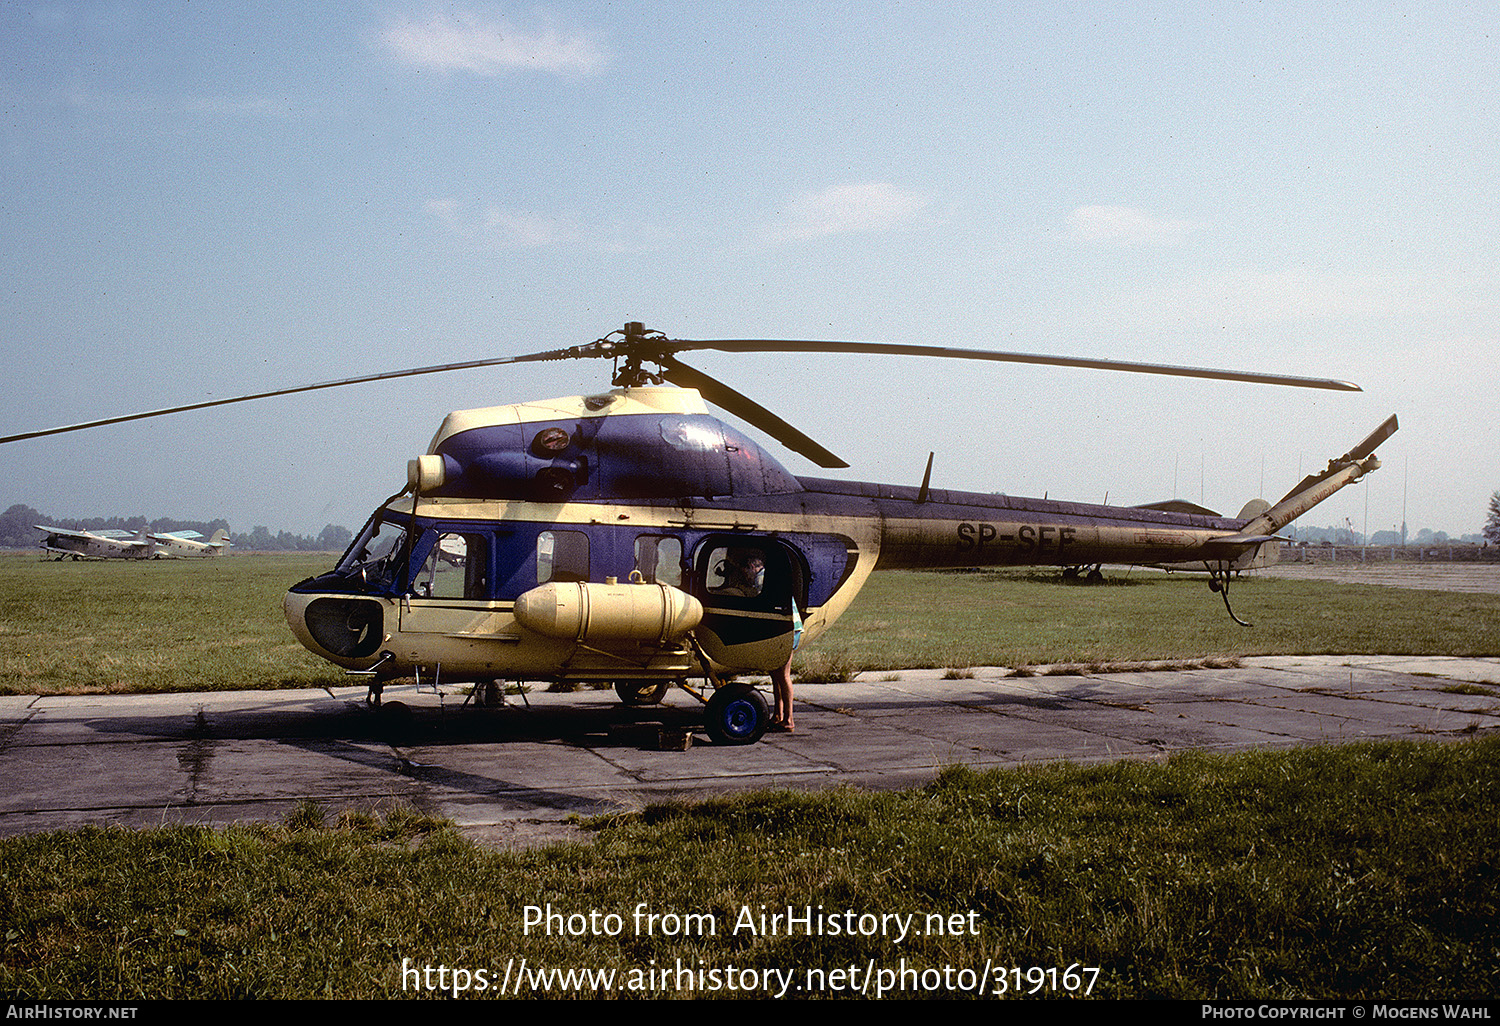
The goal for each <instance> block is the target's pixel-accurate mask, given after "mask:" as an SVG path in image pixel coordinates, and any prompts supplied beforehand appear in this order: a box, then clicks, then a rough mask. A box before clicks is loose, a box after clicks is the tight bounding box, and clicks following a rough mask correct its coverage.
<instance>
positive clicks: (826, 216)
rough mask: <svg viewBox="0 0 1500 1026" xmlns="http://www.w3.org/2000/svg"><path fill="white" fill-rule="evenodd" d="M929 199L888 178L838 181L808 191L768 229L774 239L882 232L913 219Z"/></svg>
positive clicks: (791, 204)
mask: <svg viewBox="0 0 1500 1026" xmlns="http://www.w3.org/2000/svg"><path fill="white" fill-rule="evenodd" d="M929 202H930V201H929V200H928V198H927V197H925V196H921V195H918V194H917V193H912V192H903V191H902V190H900V189H897V188H896V187H895V186H894V185H892V184H891V183H889V182H859V183H855V184H852V185H835V186H833V187H831V188H828V189H824V190H823V191H822V192H806V193H802V194H801V195H800V196H797V197H796V198H795V199H793V200H792V201H791V202H790V203H788V204H787V206H786V209H785V210H784V211H783V212H782V215H781V217H780V219H779V220H778V221H777V222H776V223H775V224H773V225H771V226H770V228H769V229H768V230H767V234H768V235H769V236H770V237H772V238H775V239H816V238H821V237H822V236H825V235H840V234H844V233H846V232H879V231H886V230H888V229H891V228H894V227H896V226H897V225H899V224H902V223H903V222H906V221H909V220H911V219H912V218H913V217H915V216H916V215H917V214H918V213H920V212H921V211H922V209H923V208H925V207H926V206H927V205H928V203H929Z"/></svg>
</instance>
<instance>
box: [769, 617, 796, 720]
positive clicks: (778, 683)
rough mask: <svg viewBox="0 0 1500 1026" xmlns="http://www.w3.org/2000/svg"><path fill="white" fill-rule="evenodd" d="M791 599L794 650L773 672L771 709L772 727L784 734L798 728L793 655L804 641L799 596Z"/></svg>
mask: <svg viewBox="0 0 1500 1026" xmlns="http://www.w3.org/2000/svg"><path fill="white" fill-rule="evenodd" d="M791 600H792V651H791V654H789V655H788V656H787V657H786V663H785V664H784V665H783V666H782V667H781V669H779V670H773V671H772V672H771V694H772V696H773V697H774V698H775V705H774V707H773V708H772V710H771V726H770V729H771V730H773V731H776V732H778V733H784V734H790V733H792V731H793V730H795V729H796V725H795V724H794V723H793V722H792V657H793V656H795V655H796V654H797V646H798V645H800V644H801V643H802V611H801V610H800V609H798V608H797V596H796V595H792V596H791Z"/></svg>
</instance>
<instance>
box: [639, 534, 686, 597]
mask: <svg viewBox="0 0 1500 1026" xmlns="http://www.w3.org/2000/svg"><path fill="white" fill-rule="evenodd" d="M635 568H636V569H637V570H638V571H640V574H641V576H642V577H644V578H645V580H646V583H647V584H670V585H671V586H672V587H674V588H680V587H682V539H680V538H674V537H672V536H671V535H657V534H643V535H641V536H640V537H638V538H637V539H636V540H635Z"/></svg>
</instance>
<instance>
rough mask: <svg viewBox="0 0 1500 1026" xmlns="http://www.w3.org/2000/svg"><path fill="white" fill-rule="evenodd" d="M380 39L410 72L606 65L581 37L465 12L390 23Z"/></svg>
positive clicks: (571, 70)
mask: <svg viewBox="0 0 1500 1026" xmlns="http://www.w3.org/2000/svg"><path fill="white" fill-rule="evenodd" d="M380 40H381V42H382V43H383V44H384V45H385V47H386V48H387V49H388V50H389V51H390V52H391V53H392V54H393V55H394V56H395V58H396V60H397V61H399V62H400V63H402V64H405V65H407V66H409V67H417V68H436V69H438V70H441V71H467V72H470V73H471V74H475V75H500V74H504V73H505V72H508V71H548V72H552V73H553V74H580V75H591V74H593V73H594V72H597V71H599V70H600V69H602V68H603V67H604V65H605V64H607V63H608V56H607V55H606V54H605V52H604V51H603V50H601V49H600V48H599V47H598V46H596V45H595V44H594V42H593V41H592V40H590V39H588V38H586V37H584V36H579V35H572V36H570V35H565V34H563V33H562V32H559V31H557V30H556V29H545V30H542V31H538V32H528V31H524V30H522V29H518V28H516V27H515V26H513V25H511V24H509V23H508V22H505V21H502V20H500V19H491V18H484V17H481V16H478V15H474V14H469V13H454V14H434V15H433V16H432V17H430V18H428V19H427V20H426V21H416V20H413V19H405V20H401V21H393V22H391V23H390V24H388V25H387V26H386V28H385V31H384V32H382V33H381V36H380Z"/></svg>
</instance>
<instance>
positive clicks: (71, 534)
mask: <svg viewBox="0 0 1500 1026" xmlns="http://www.w3.org/2000/svg"><path fill="white" fill-rule="evenodd" d="M31 526H32V527H35V528H36V529H37V530H38V531H45V532H47V533H48V534H55V535H58V536H59V537H62V538H95V539H97V538H100V537H102V535H97V534H92V533H90V532H88V531H70V530H69V529H68V528H66V527H48V526H47V525H45V524H32V525H31Z"/></svg>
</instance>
